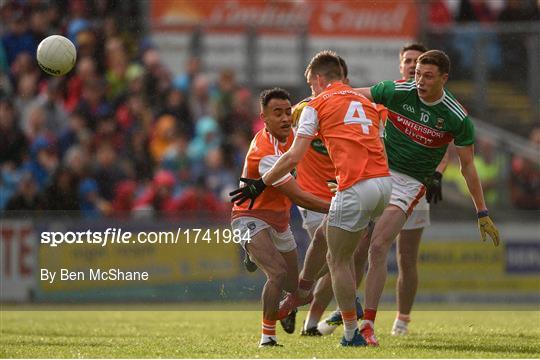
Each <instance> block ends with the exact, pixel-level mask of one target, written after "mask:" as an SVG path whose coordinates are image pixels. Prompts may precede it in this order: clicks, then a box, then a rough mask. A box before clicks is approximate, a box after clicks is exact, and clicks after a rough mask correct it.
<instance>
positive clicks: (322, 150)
mask: <svg viewBox="0 0 540 360" xmlns="http://www.w3.org/2000/svg"><path fill="white" fill-rule="evenodd" d="M311 147H312V148H313V150H315V151H316V152H318V153H319V154H323V155H326V156H328V150H327V149H326V146H324V143H323V142H322V140H321V139H317V138H315V139H313V140H312V141H311Z"/></svg>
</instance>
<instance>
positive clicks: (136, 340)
mask: <svg viewBox="0 0 540 360" xmlns="http://www.w3.org/2000/svg"><path fill="white" fill-rule="evenodd" d="M138 308H140V307H138ZM6 309H10V308H5V307H4V308H3V311H1V312H0V325H1V326H0V357H1V358H14V357H15V358H38V357H39V358H103V357H106V358H145V357H153V358H156V357H167V358H314V357H317V358H396V357H400V358H403V357H405V358H539V357H540V311H514V312H511V311H416V312H414V313H413V322H412V323H411V325H410V330H411V334H410V335H409V336H407V337H400V338H395V337H392V336H390V335H389V332H390V327H391V324H392V320H393V317H394V316H395V312H393V311H384V312H381V313H380V314H378V315H377V316H378V318H377V331H378V337H379V341H380V343H381V346H380V347H379V348H341V347H340V346H338V342H339V339H340V337H341V335H342V330H341V329H338V331H337V332H336V334H335V335H332V336H328V337H319V338H306V337H300V336H299V334H298V332H297V333H296V334H293V335H288V334H285V333H284V332H283V331H282V330H281V329H279V330H278V337H279V341H280V342H281V343H282V344H283V345H284V347H283V348H272V349H270V348H265V349H258V348H257V344H258V340H259V336H260V319H261V313H260V312H258V311H169V310H163V311H154V310H152V311H140V310H137V311H123V310H113V311H111V310H93V311H80V310H68V311H54V310H49V311H43V310H38V311H19V310H6ZM14 309H17V308H14ZM38 309H42V308H40V307H38ZM68 309H70V308H68ZM98 309H99V308H98ZM149 309H153V308H152V307H149ZM158 309H160V308H159V307H158ZM165 309H166V308H165ZM304 318H305V312H304V313H300V314H299V318H298V323H297V326H299V325H300V324H301V323H302V320H303V319H304ZM278 327H279V325H278Z"/></svg>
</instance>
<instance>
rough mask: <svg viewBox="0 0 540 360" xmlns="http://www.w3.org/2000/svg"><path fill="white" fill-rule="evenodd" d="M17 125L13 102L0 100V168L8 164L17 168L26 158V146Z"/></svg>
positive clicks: (22, 134) (5, 99)
mask: <svg viewBox="0 0 540 360" xmlns="http://www.w3.org/2000/svg"><path fill="white" fill-rule="evenodd" d="M17 123H18V122H17V114H16V112H15V108H14V106H13V102H12V101H10V100H9V99H7V98H3V99H0V139H2V141H0V166H3V165H5V164H7V163H10V164H11V166H13V167H19V166H20V165H21V163H22V162H23V160H24V159H25V157H26V154H27V151H28V144H27V142H26V138H25V136H24V133H23V132H22V131H21V129H19V126H18V124H17Z"/></svg>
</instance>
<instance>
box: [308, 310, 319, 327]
mask: <svg viewBox="0 0 540 360" xmlns="http://www.w3.org/2000/svg"><path fill="white" fill-rule="evenodd" d="M318 323H319V320H318V319H315V317H314V316H312V313H311V311H308V314H307V318H306V323H305V324H304V330H307V329H309V328H312V327H317V324H318Z"/></svg>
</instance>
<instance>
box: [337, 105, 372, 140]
mask: <svg viewBox="0 0 540 360" xmlns="http://www.w3.org/2000/svg"><path fill="white" fill-rule="evenodd" d="M343 121H344V122H345V124H360V125H362V132H363V133H364V134H369V126H371V125H373V123H372V122H371V120H369V119H368V118H367V117H366V113H365V112H364V108H363V107H362V103H360V102H358V101H351V104H350V105H349V110H347V115H345V119H344V120H343Z"/></svg>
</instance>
